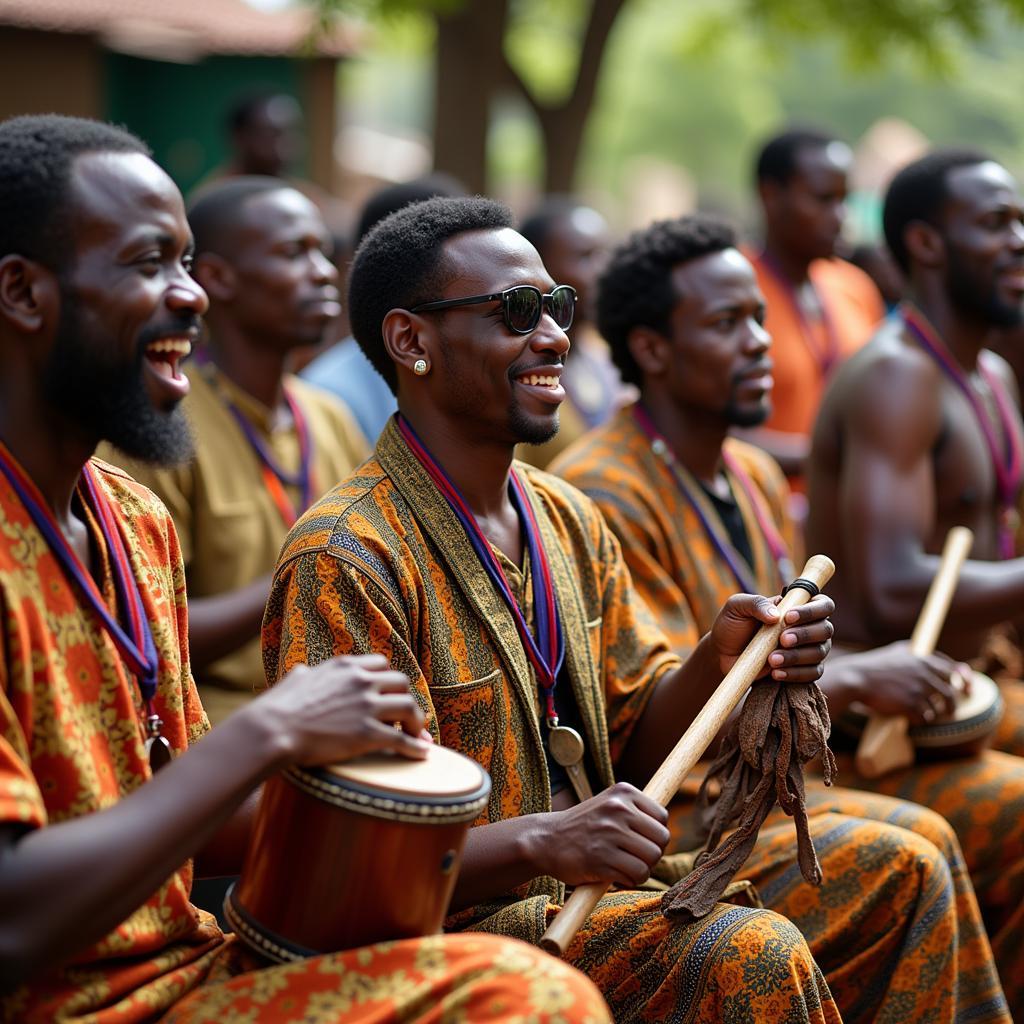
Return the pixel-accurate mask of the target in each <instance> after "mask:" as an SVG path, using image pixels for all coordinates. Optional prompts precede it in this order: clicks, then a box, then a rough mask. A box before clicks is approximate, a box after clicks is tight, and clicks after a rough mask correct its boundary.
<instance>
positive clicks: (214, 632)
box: [188, 574, 272, 676]
mask: <svg viewBox="0 0 1024 1024" xmlns="http://www.w3.org/2000/svg"><path fill="white" fill-rule="evenodd" d="M271 579H272V577H271V575H270V574H268V575H266V576H261V577H260V578H259V579H258V580H255V581H253V582H252V583H250V584H249V585H248V586H245V587H240V588H239V589H238V590H232V591H231V592H229V593H226V594H217V595H215V596H211V597H199V598H192V599H190V600H189V602H188V617H189V655H190V658H191V661H192V669H193V671H194V672H195V673H196V674H197V676H199V675H201V674H202V670H203V669H204V668H206V666H207V665H209V664H210V663H211V662H213V661H216V660H217V659H218V658H222V657H224V656H225V655H227V654H230V653H231V652H232V651H236V650H238V648H239V647H241V646H242V645H243V644H245V643H248V641H250V640H252V639H253V638H254V637H257V636H259V634H260V626H261V624H262V622H263V612H264V610H265V608H266V606H267V596H268V595H269V593H270V583H271Z"/></svg>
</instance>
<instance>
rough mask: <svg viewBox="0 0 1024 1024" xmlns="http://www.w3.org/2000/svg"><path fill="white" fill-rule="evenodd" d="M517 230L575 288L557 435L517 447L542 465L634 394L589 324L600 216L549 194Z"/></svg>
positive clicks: (599, 263) (603, 239)
mask: <svg viewBox="0 0 1024 1024" xmlns="http://www.w3.org/2000/svg"><path fill="white" fill-rule="evenodd" d="M519 233H520V234H521V235H522V236H523V237H524V238H526V239H527V241H529V242H531V243H532V244H533V247H534V248H535V249H536V250H537V252H538V253H540V258H541V260H542V261H543V263H544V266H545V267H546V268H547V271H548V273H549V274H550V275H551V276H552V277H553V278H554V279H555V280H556V281H561V282H562V283H563V284H568V285H572V287H573V288H575V289H576V315H575V318H574V320H573V323H572V327H571V328H569V332H568V333H569V340H570V342H571V343H572V348H571V349H570V350H569V352H568V354H567V355H566V359H565V370H564V371H563V373H562V387H564V388H565V393H566V400H565V401H564V402H563V403H562V408H561V412H560V414H559V415H560V420H561V423H560V425H559V428H558V433H557V434H556V435H555V436H554V437H553V438H552V439H551V440H550V441H547V442H545V443H544V444H541V445H520V446H519V448H518V449H517V451H516V456H517V457H518V458H520V459H523V460H524V461H525V462H529V463H530V464H531V465H533V466H537V468H538V469H544V468H545V467H546V466H547V465H548V463H550V462H551V460H552V459H554V458H555V457H556V456H557V455H558V453H559V452H561V451H562V450H563V449H565V448H567V447H568V446H569V445H570V444H572V443H573V441H575V440H577V438H579V437H582V436H583V434H585V433H586V432H587V431H588V430H591V429H593V428H594V427H596V426H599V425H600V424H602V423H604V422H605V421H606V420H607V419H608V418H609V417H611V416H612V414H613V413H614V412H615V411H616V410H617V409H619V408H620V407H621V406H623V405H625V404H627V403H628V402H629V401H631V400H632V399H633V398H634V397H635V392H634V390H633V389H632V388H629V387H627V386H626V385H624V384H623V383H622V378H621V377H620V376H619V371H618V369H617V368H616V366H615V363H614V362H612V359H611V356H610V355H609V353H608V346H607V345H606V344H605V342H604V339H603V338H602V337H601V335H600V334H599V333H598V330H597V327H596V325H595V322H594V312H595V311H594V302H595V298H596V290H597V278H598V275H599V274H600V273H601V270H602V269H603V267H604V264H605V261H606V260H607V258H608V249H609V245H610V237H609V231H608V224H607V222H606V221H605V219H604V217H602V216H601V214H600V213H598V212H597V210H595V209H593V208H592V207H589V206H587V205H585V204H584V203H582V202H580V201H579V200H578V199H576V198H574V197H573V196H549V197H548V198H546V199H545V200H544V201H543V202H542V203H541V204H540V205H539V206H538V207H537V208H536V209H535V210H534V211H533V212H532V213H531V214H530V215H529V216H528V217H526V219H525V220H524V221H523V222H522V224H520V225H519Z"/></svg>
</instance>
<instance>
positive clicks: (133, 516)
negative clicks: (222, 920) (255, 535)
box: [0, 460, 223, 1022]
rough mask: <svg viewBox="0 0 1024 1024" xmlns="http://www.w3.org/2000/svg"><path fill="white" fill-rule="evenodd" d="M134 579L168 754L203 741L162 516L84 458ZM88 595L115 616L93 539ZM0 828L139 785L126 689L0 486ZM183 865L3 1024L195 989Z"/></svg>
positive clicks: (102, 641) (173, 548) (132, 709)
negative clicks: (149, 634)
mask: <svg viewBox="0 0 1024 1024" xmlns="http://www.w3.org/2000/svg"><path fill="white" fill-rule="evenodd" d="M93 466H94V467H95V469H96V473H95V479H96V481H97V485H98V487H99V489H100V491H101V493H102V494H103V495H105V496H106V498H107V499H108V500H109V502H110V505H111V507H112V509H113V511H114V515H115V517H116V520H117V523H118V527H119V529H120V531H121V536H122V537H123V538H124V541H125V546H126V549H127V551H128V555H129V557H130V559H131V562H132V566H133V568H134V570H135V576H136V579H137V580H139V581H140V584H141V585H140V587H139V589H140V592H141V595H142V601H143V604H144V606H145V610H146V615H147V618H148V619H149V622H150V625H151V628H152V630H153V640H154V643H155V644H156V649H157V652H158V654H159V658H160V673H159V681H158V690H157V696H156V709H157V712H158V714H159V715H160V717H161V718H162V719H163V722H164V726H163V735H164V736H166V737H167V739H168V741H169V742H170V744H171V746H172V747H173V748H174V751H175V753H180V752H181V751H183V750H184V749H185V748H186V747H187V746H188V745H189V744H190V743H192V742H194V741H195V740H197V739H198V738H199V737H200V736H202V735H203V733H204V732H205V731H206V730H207V728H208V725H207V721H206V716H205V715H204V714H203V709H202V705H201V704H200V703H199V699H198V697H197V696H196V691H195V687H194V686H193V684H192V679H191V676H190V675H189V670H188V645H187V640H186V628H187V620H186V613H185V584H184V574H183V571H182V566H181V557H180V555H179V553H178V542H177V539H176V537H175V533H174V528H173V526H172V525H171V522H170V518H169V517H168V515H167V513H166V512H165V511H164V509H163V506H161V505H160V504H159V503H158V502H157V501H156V499H155V498H154V497H153V496H152V495H151V494H150V493H149V491H147V490H146V489H145V488H144V487H142V486H140V485H139V484H136V483H135V482H134V481H132V480H131V479H130V478H129V477H128V476H126V475H125V474H124V473H123V472H121V471H120V470H118V469H115V468H113V467H112V466H109V465H107V464H106V463H103V462H100V461H98V460H94V462H93ZM89 525H90V526H91V527H92V540H93V543H94V545H95V550H96V551H98V552H99V555H100V558H99V560H100V564H101V566H102V574H101V577H100V578H99V580H98V582H99V583H100V589H101V593H102V594H103V596H104V598H105V599H106V600H107V602H108V605H109V606H110V608H111V609H112V610H115V611H116V605H115V592H114V582H113V576H112V574H111V569H110V563H109V561H108V557H107V552H106V550H105V549H104V547H103V536H102V533H101V532H100V531H99V530H98V529H97V528H96V524H95V523H90V524H89ZM0 602H2V607H3V623H2V629H0V820H2V821H4V822H6V823H16V824H19V825H23V826H26V827H28V828H42V827H44V826H46V825H50V824H55V823H57V822H61V821H65V820H67V819H69V818H75V817H78V816H80V815H83V814H89V813H91V812H94V811H100V810H103V809H104V808H107V807H110V806H112V805H113V804H115V803H117V801H118V800H119V799H120V798H121V797H123V796H125V795H127V794H128V793H130V792H131V791H132V790H134V789H137V788H138V787H139V786H141V785H142V784H143V783H144V782H145V781H146V779H147V778H149V775H150V770H149V761H148V759H147V757H146V753H145V749H144V745H143V741H144V736H143V731H142V725H143V723H144V721H145V711H144V706H143V703H142V698H141V695H140V692H139V688H138V686H137V685H136V682H135V680H134V678H133V677H132V676H131V675H130V674H129V673H128V672H127V671H126V669H125V667H124V664H123V662H122V660H121V657H120V655H119V654H118V652H117V649H116V648H115V647H114V644H113V642H112V641H111V640H110V638H109V636H108V635H107V633H106V631H105V630H104V629H103V627H102V625H101V624H100V621H99V619H98V618H97V616H96V615H95V614H94V613H93V612H92V611H91V610H89V609H88V608H87V606H86V605H85V603H84V602H83V601H82V600H81V599H80V596H79V594H78V593H77V591H76V590H75V588H74V587H73V585H71V584H69V583H68V581H67V578H66V576H65V574H64V570H63V569H62V568H61V565H60V563H59V562H58V561H57V560H56V558H55V557H54V555H53V553H52V552H51V550H50V549H49V547H48V546H47V543H46V541H45V540H44V539H43V537H42V535H41V534H40V533H39V531H38V530H37V529H36V527H35V526H34V525H33V523H32V520H31V519H30V517H29V514H28V512H27V511H26V509H25V507H24V506H23V505H22V504H21V501H20V500H19V499H18V497H17V496H16V495H15V493H14V491H13V490H12V489H11V487H10V485H9V484H8V482H7V481H6V479H4V478H3V477H0ZM191 884H192V869H191V864H186V865H185V866H184V867H182V868H181V870H179V871H177V872H175V874H173V875H172V876H171V877H170V878H169V879H168V880H167V881H166V882H165V883H164V885H162V886H161V887H160V889H159V890H158V891H157V892H155V893H154V894H153V895H152V896H151V897H150V898H149V899H148V900H147V901H146V902H145V903H144V904H143V905H142V906H141V907H139V909H138V910H136V911H135V913H133V914H132V915H131V916H130V917H129V918H128V919H127V920H126V921H124V922H123V923H122V924H121V925H120V926H118V927H117V928H116V929H115V930H114V931H113V932H111V933H110V935H108V936H107V937H106V938H104V939H103V940H101V941H100V942H99V943H97V944H96V945H94V946H93V947H92V948H90V949H87V950H84V951H83V952H82V953H80V954H79V955H78V956H77V957H76V958H75V959H74V961H73V962H72V964H70V965H69V966H67V967H66V968H62V969H59V970H54V971H51V972H50V973H49V974H47V975H44V976H42V977H40V978H38V979H35V980H33V982H32V983H30V984H29V985H27V986H25V987H23V988H22V989H19V990H18V991H16V992H15V993H14V994H13V995H12V996H10V997H9V998H8V999H6V1000H5V1001H4V1002H3V1003H2V1004H0V1005H2V1006H3V1011H4V1017H5V1019H16V1020H33V1021H52V1020H56V1019H59V1018H60V1017H62V1016H63V1015H73V1016H85V1015H86V1014H87V1013H88V1012H90V1011H97V1010H99V1009H100V1008H106V1012H104V1013H103V1014H102V1015H101V1016H99V1017H98V1018H96V1019H97V1020H102V1021H104V1022H107V1021H110V1022H113V1021H118V1022H120V1021H135V1020H143V1019H145V1017H146V1015H147V1014H151V1013H152V1012H153V1010H154V1009H155V1008H158V1007H160V1006H168V1005H170V1003H171V1002H172V1001H173V998H175V997H179V996H180V994H181V993H182V992H184V991H187V990H188V989H189V988H191V987H192V986H194V985H196V984H197V983H198V982H199V981H200V980H201V979H202V978H203V976H204V975H205V974H206V972H207V971H208V970H209V964H210V957H211V956H212V954H213V952H214V951H215V950H216V949H217V947H218V946H220V945H221V944H222V942H223V939H222V937H221V934H220V931H219V930H218V928H217V927H216V925H215V924H214V923H213V919H212V918H210V917H209V915H207V914H204V913H203V912H201V911H199V910H196V909H195V908H194V907H193V906H192V905H191V903H189V890H190V887H191Z"/></svg>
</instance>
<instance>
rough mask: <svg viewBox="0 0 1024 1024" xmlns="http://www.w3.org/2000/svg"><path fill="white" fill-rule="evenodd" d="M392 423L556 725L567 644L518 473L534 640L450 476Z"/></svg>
mask: <svg viewBox="0 0 1024 1024" xmlns="http://www.w3.org/2000/svg"><path fill="white" fill-rule="evenodd" d="M395 422H396V424H397V426H398V429H399V432H400V433H401V435H402V437H403V438H404V439H405V443H406V444H407V445H408V446H409V450H410V451H411V452H412V453H413V455H415V456H416V458H417V460H418V461H419V463H420V465H421V466H423V468H424V469H425V470H426V471H427V474H428V476H429V477H430V479H431V480H433V482H434V485H435V486H436V487H437V489H438V490H439V491H440V492H441V494H442V495H443V497H444V498H445V500H446V501H447V502H448V504H449V506H450V507H451V510H452V511H453V512H454V513H455V515H456V516H457V518H458V520H459V522H460V523H462V528H463V529H464V530H465V531H466V536H467V537H468V538H469V542H470V544H472V545H473V550H474V551H475V552H476V554H477V557H478V558H479V559H480V564H481V565H482V566H483V567H484V569H485V570H486V572H487V575H488V576H489V577H490V578H491V582H492V583H493V584H494V586H495V588H496V589H497V591H498V593H499V594H500V595H501V597H502V599H503V600H504V602H505V604H506V606H507V607H508V610H509V612H511V614H512V618H513V619H514V621H515V624H516V630H517V631H518V633H519V638H520V640H522V642H523V647H524V648H525V650H526V656H527V658H528V659H529V661H530V664H531V665H532V666H533V671H534V673H535V674H536V676H537V682H538V685H539V686H540V688H541V691H542V692H543V694H544V702H545V713H546V715H547V720H548V724H549V725H557V724H558V714H557V712H556V711H555V685H556V684H557V682H558V673H559V672H560V671H561V669H562V661H563V659H564V658H565V640H564V637H563V635H562V623H561V620H560V619H559V616H558V604H557V602H556V601H555V588H554V584H553V582H552V579H551V568H550V566H549V564H548V559H547V554H546V553H545V551H544V545H543V544H542V543H541V538H540V527H539V526H538V524H537V519H536V517H535V516H534V514H533V508H532V507H531V506H530V502H529V500H528V499H527V497H526V493H525V491H524V490H523V485H522V482H521V481H520V480H519V477H518V475H517V474H516V471H515V470H514V469H513V470H512V471H511V472H510V474H509V483H510V487H509V497H510V498H511V500H512V505H513V507H514V508H515V510H516V514H517V515H518V516H519V524H520V526H521V527H522V530H523V533H524V534H525V535H526V546H527V550H528V551H529V552H530V564H531V565H532V566H533V603H534V609H535V612H536V618H537V637H536V639H535V638H534V636H533V634H532V633H531V632H530V627H529V626H528V625H527V624H526V619H525V618H524V617H523V611H522V609H521V608H520V607H519V604H518V602H517V601H516V599H515V597H514V596H513V594H512V587H511V586H510V584H509V582H508V577H507V576H506V575H505V571H504V570H503V569H502V567H501V563H500V562H499V561H498V559H497V558H496V557H495V554H494V551H493V549H492V548H491V545H490V543H489V541H488V540H487V538H486V537H485V536H484V533H483V531H482V530H481V529H480V526H479V524H478V523H477V521H476V517H475V516H474V515H473V513H472V512H471V511H470V508H469V506H468V505H467V504H466V501H465V499H464V498H463V497H462V495H461V494H459V492H458V489H457V488H456V487H455V485H454V484H453V483H452V481H451V480H450V479H449V478H448V475H447V474H446V473H445V471H444V470H443V469H442V468H441V466H440V465H439V464H438V463H437V462H436V461H435V460H434V457H433V456H432V455H431V454H430V452H429V451H427V449H426V447H425V446H424V444H423V442H422V441H421V440H420V439H419V437H417V435H416V432H415V431H414V430H413V428H412V426H411V425H410V424H409V422H408V420H406V419H405V417H404V416H402V414H401V413H399V414H398V415H397V416H396V419H395Z"/></svg>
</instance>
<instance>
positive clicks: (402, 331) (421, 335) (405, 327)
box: [381, 309, 435, 376]
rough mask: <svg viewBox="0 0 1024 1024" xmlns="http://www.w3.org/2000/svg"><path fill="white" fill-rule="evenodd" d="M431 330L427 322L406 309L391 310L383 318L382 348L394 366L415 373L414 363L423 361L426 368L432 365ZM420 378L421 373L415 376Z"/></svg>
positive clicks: (432, 342)
mask: <svg viewBox="0 0 1024 1024" xmlns="http://www.w3.org/2000/svg"><path fill="white" fill-rule="evenodd" d="M433 334H434V332H433V329H432V328H431V327H430V326H429V325H428V324H427V322H426V321H425V320H424V319H423V318H422V317H419V316H416V314H415V313H410V312H409V311H408V310H407V309H393V310H391V312H389V313H388V315H387V316H385V317H384V322H383V323H382V324H381V335H382V337H383V339H384V347H385V349H387V353H388V355H389V356H390V357H391V360H392V362H394V363H395V365H396V366H401V367H404V368H405V369H406V370H408V371H409V372H410V373H415V372H416V371H415V369H414V367H415V365H416V362H417V361H418V360H420V359H422V360H425V361H426V363H427V366H432V365H433V363H434V353H433V351H432V350H433V348H434V343H435V339H434V336H433ZM417 376H422V373H420V374H417Z"/></svg>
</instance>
